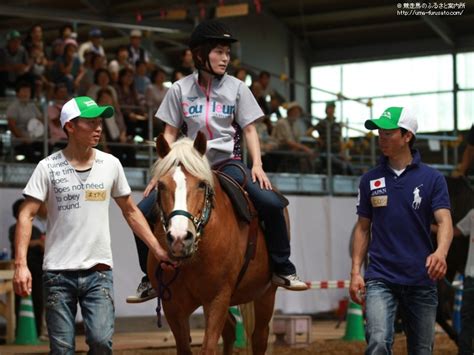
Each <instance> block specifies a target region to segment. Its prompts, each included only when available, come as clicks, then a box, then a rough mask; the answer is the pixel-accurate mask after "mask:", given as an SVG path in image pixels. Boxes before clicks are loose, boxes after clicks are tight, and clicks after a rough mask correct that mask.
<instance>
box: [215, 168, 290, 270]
mask: <svg viewBox="0 0 474 355" xmlns="http://www.w3.org/2000/svg"><path fill="white" fill-rule="evenodd" d="M231 163H232V164H238V165H240V166H241V167H242V168H243V169H244V171H245V172H246V174H247V183H246V185H245V186H244V189H245V190H246V191H247V192H248V194H249V198H250V200H251V201H252V202H253V204H254V205H255V208H256V210H257V212H258V215H259V217H260V220H262V221H263V223H264V225H265V236H266V241H267V247H268V253H269V254H270V259H271V261H272V264H273V269H274V271H275V272H276V273H279V274H282V275H290V274H294V273H295V272H296V268H295V266H294V265H293V263H292V262H291V261H290V253H291V249H290V240H289V239H288V232H287V226H286V221H285V216H284V214H283V209H284V208H285V204H284V203H283V201H282V200H281V199H280V198H279V197H278V195H277V194H276V193H275V192H273V191H271V190H265V189H261V188H260V184H259V183H258V181H257V182H255V183H253V182H252V174H251V172H250V170H249V169H248V168H247V167H246V166H245V164H244V163H242V162H241V161H240V160H232V161H231ZM220 170H221V171H222V172H223V173H225V174H227V175H229V176H230V177H232V178H233V179H234V180H236V181H237V182H238V183H239V184H241V185H242V183H243V181H244V177H243V174H242V171H241V170H240V169H239V168H238V167H236V166H234V165H224V166H223V167H222V168H221V169H220Z"/></svg>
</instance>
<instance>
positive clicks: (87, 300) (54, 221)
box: [13, 96, 168, 354]
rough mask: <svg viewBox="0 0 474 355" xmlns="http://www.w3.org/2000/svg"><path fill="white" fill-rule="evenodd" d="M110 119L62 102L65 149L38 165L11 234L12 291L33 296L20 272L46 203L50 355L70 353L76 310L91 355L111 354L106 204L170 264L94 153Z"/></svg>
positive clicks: (89, 104) (108, 162) (84, 100)
mask: <svg viewBox="0 0 474 355" xmlns="http://www.w3.org/2000/svg"><path fill="white" fill-rule="evenodd" d="M113 114H114V110H113V108H112V107H111V106H98V105H97V104H96V103H95V102H94V101H93V100H92V99H91V98H89V97H87V96H82V97H76V98H74V99H71V100H69V101H68V102H66V103H65V104H64V106H63V108H62V109H61V116H60V122H61V126H62V128H63V129H64V130H65V132H66V134H67V136H68V144H67V146H66V148H64V149H63V150H61V151H58V152H56V153H53V154H51V155H50V156H48V157H47V158H45V159H43V160H42V161H40V162H39V164H38V165H37V167H36V169H35V170H34V172H33V174H32V176H31V178H30V180H29V181H28V183H27V185H26V187H25V189H24V190H23V195H24V196H25V202H24V205H23V206H22V208H21V210H20V214H19V219H18V226H17V229H16V233H15V250H16V255H15V274H14V281H13V283H14V288H15V292H16V293H17V294H18V295H20V296H23V297H24V296H27V295H29V294H30V293H31V273H30V270H29V269H28V267H27V264H26V254H27V249H28V244H29V241H30V237H31V229H32V228H31V223H32V222H31V221H32V220H33V218H34V216H35V215H36V214H37V212H38V209H39V207H40V205H41V203H42V202H46V203H47V209H48V216H47V218H48V227H47V231H46V240H45V242H46V243H45V254H44V262H43V270H44V273H43V287H44V295H45V302H46V323H47V325H48V332H49V339H50V350H51V353H52V354H66V353H67V354H70V353H73V352H74V348H75V318H76V312H77V303H79V304H80V306H81V310H82V317H83V319H84V326H85V334H86V342H87V344H88V345H89V348H90V353H91V354H111V353H112V334H113V330H114V300H113V299H114V296H113V280H112V268H113V262H112V250H111V240H110V230H109V204H110V199H111V198H113V199H114V200H115V202H116V203H117V205H118V206H119V207H120V209H121V210H122V213H123V215H124V217H125V219H126V221H127V223H128V224H129V226H130V227H131V228H132V230H133V231H134V232H135V233H136V234H137V235H139V236H140V237H141V238H142V239H143V240H144V242H145V243H147V245H148V246H149V247H150V250H151V251H152V252H153V254H154V256H155V257H156V258H157V259H158V260H164V261H167V260H168V257H167V254H166V252H165V251H164V250H163V249H162V248H161V247H160V245H159V244H158V241H157V240H156V239H155V237H154V236H153V233H152V232H151V230H150V228H149V227H148V224H147V223H146V221H145V219H144V217H143V215H142V213H141V212H140V210H139V209H138V208H137V207H136V205H135V203H134V202H133V200H132V198H131V196H130V194H131V190H130V187H129V185H128V183H127V179H126V177H125V174H124V171H123V168H122V165H121V164H120V161H119V160H118V159H117V158H115V157H114V156H112V155H110V154H107V153H104V152H102V151H100V150H98V149H96V148H95V146H97V144H98V143H99V140H100V137H101V133H102V119H103V118H104V119H105V118H109V117H111V116H112V115H113Z"/></svg>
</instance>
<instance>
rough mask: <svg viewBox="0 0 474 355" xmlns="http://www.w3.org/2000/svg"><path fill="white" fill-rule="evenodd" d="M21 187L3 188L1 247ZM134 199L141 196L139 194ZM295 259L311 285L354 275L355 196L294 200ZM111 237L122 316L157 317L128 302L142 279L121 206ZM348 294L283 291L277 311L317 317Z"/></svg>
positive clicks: (150, 306)
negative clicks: (351, 254) (351, 247)
mask: <svg viewBox="0 0 474 355" xmlns="http://www.w3.org/2000/svg"><path fill="white" fill-rule="evenodd" d="M20 197H21V189H7V188H3V189H0V201H1V205H0V219H1V229H0V233H1V234H0V248H3V247H7V248H10V246H9V242H8V227H9V226H10V225H11V224H13V223H14V218H13V217H12V215H11V205H12V203H13V202H14V201H15V200H16V199H17V198H20ZM133 197H134V199H135V201H137V202H138V201H139V200H140V198H141V192H134V193H133ZM289 200H290V217H291V234H292V240H291V245H292V261H293V262H294V263H295V264H296V266H297V269H298V272H299V274H300V276H301V277H302V278H303V279H305V280H308V281H316V280H335V279H347V278H348V276H349V273H350V258H349V251H348V245H349V237H350V233H351V230H352V227H353V225H354V223H355V220H356V216H355V202H356V201H355V198H352V197H350V198H349V197H315V196H289ZM110 213H111V216H110V221H111V233H112V249H113V256H114V265H115V266H114V283H115V298H116V301H115V305H116V315H117V316H140V315H153V314H154V312H155V307H156V304H155V302H146V303H144V304H140V305H128V304H127V303H125V298H126V297H127V295H130V294H133V293H134V292H135V288H136V287H137V284H138V282H139V281H140V279H141V276H142V275H141V271H140V267H139V265H138V257H137V253H136V247H135V243H134V240H133V238H132V233H131V231H130V229H129V227H128V226H127V225H126V222H125V220H124V218H123V217H122V216H121V213H120V210H119V209H118V207H117V206H116V205H115V204H114V203H112V205H111V211H110ZM346 295H347V290H311V291H307V292H289V291H283V290H282V291H279V292H278V296H277V305H276V308H278V309H281V310H283V311H284V312H286V313H290V312H293V313H316V312H320V311H327V310H330V309H333V308H336V307H337V303H338V300H339V299H340V298H342V297H344V296H346Z"/></svg>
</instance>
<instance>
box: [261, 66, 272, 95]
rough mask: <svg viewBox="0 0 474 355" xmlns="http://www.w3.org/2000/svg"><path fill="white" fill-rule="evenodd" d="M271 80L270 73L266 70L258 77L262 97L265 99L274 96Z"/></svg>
mask: <svg viewBox="0 0 474 355" xmlns="http://www.w3.org/2000/svg"><path fill="white" fill-rule="evenodd" d="M270 79H271V76H270V73H269V72H267V71H266V70H262V71H261V72H260V74H259V75H258V82H259V83H260V86H261V87H262V95H263V97H264V98H266V97H267V96H268V95H271V94H272V88H271V86H270Z"/></svg>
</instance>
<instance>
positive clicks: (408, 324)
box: [350, 107, 453, 354]
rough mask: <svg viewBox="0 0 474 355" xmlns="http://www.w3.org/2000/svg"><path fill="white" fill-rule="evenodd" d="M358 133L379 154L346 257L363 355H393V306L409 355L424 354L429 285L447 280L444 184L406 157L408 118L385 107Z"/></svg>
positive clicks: (412, 127)
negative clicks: (358, 308) (373, 136)
mask: <svg viewBox="0 0 474 355" xmlns="http://www.w3.org/2000/svg"><path fill="white" fill-rule="evenodd" d="M365 127H366V128H367V129H370V130H373V129H378V131H379V146H380V150H381V151H382V154H383V155H382V157H381V159H380V163H379V165H378V166H377V167H376V168H374V169H372V170H370V171H369V172H368V173H366V174H365V175H363V176H362V178H361V181H360V185H359V196H358V202H357V214H358V215H359V218H358V221H357V224H356V228H355V232H354V246H353V252H352V270H351V285H350V294H351V298H352V300H353V301H354V302H357V303H359V304H362V303H363V302H364V298H365V304H366V317H367V325H366V327H367V330H366V338H367V343H368V345H367V349H366V354H391V353H392V350H391V348H392V344H393V333H394V318H395V315H396V311H397V306H398V305H399V306H400V307H401V310H402V316H403V320H404V328H405V333H406V336H407V347H408V353H409V354H431V353H432V349H433V340H434V326H435V320H436V307H437V303H438V297H437V290H436V280H439V279H441V278H443V277H444V275H445V273H446V255H447V253H448V249H449V246H450V244H451V240H452V236H453V231H452V222H451V214H450V205H449V196H448V191H447V187H446V182H445V179H444V177H443V176H442V175H441V174H440V173H439V172H438V171H436V170H435V169H432V168H430V167H428V166H427V165H425V164H423V163H422V162H421V159H420V154H419V153H418V151H416V150H413V149H412V146H413V143H414V141H415V134H416V131H417V128H418V123H417V120H416V118H415V116H414V115H413V114H412V113H411V112H410V111H409V110H407V109H406V108H403V107H390V108H388V109H386V110H385V111H384V113H383V114H382V116H381V117H380V118H378V119H373V120H367V121H366V122H365ZM433 218H434V220H435V222H436V223H437V224H438V233H437V244H438V246H437V247H436V249H435V247H434V246H433V243H432V240H431V238H430V223H431V222H432V220H433ZM369 232H370V235H371V237H370V236H369ZM366 256H367V259H368V263H367V269H366V272H365V276H364V277H362V275H361V266H362V263H363V260H364V258H365V257H366Z"/></svg>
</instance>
